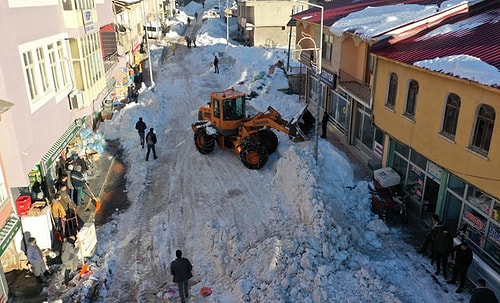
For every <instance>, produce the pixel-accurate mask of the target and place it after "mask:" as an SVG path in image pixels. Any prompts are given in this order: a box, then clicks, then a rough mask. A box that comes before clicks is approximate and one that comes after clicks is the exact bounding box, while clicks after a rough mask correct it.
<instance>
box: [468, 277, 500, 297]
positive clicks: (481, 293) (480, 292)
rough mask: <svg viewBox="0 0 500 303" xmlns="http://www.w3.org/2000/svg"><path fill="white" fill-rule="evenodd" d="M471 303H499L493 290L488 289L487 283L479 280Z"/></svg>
mask: <svg viewBox="0 0 500 303" xmlns="http://www.w3.org/2000/svg"><path fill="white" fill-rule="evenodd" d="M469 303H498V299H497V296H496V295H495V293H494V292H493V291H492V290H491V289H489V288H486V281H485V280H484V279H478V280H477V286H476V289H474V291H473V292H472V297H471V298H470V301H469Z"/></svg>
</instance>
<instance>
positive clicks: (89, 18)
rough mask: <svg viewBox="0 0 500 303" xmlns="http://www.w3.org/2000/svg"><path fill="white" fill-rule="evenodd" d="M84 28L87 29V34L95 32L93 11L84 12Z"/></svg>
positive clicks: (85, 10) (86, 10)
mask: <svg viewBox="0 0 500 303" xmlns="http://www.w3.org/2000/svg"><path fill="white" fill-rule="evenodd" d="M82 17H83V26H84V27H85V32H86V33H87V34H88V33H91V32H93V31H94V30H95V26H94V17H93V15H92V10H91V9H84V10H82Z"/></svg>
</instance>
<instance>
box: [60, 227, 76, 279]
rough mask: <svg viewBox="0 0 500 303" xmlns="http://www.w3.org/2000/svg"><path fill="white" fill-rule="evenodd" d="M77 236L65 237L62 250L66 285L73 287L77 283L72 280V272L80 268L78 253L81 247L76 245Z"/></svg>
mask: <svg viewBox="0 0 500 303" xmlns="http://www.w3.org/2000/svg"><path fill="white" fill-rule="evenodd" d="M75 239H76V238H75V236H70V237H66V238H64V242H63V245H62V252H61V261H62V265H63V267H64V285H66V286H69V287H73V286H75V283H72V282H70V281H71V279H72V278H73V277H72V276H71V273H72V272H75V271H76V270H77V268H78V253H79V252H80V249H79V248H78V247H76V245H75Z"/></svg>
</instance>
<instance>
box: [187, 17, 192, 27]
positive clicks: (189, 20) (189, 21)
mask: <svg viewBox="0 0 500 303" xmlns="http://www.w3.org/2000/svg"><path fill="white" fill-rule="evenodd" d="M187 22H188V26H190V25H191V18H188V19H187Z"/></svg>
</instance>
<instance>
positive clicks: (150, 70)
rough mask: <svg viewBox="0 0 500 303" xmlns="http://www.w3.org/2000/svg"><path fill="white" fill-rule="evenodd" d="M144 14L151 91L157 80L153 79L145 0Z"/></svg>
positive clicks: (153, 89)
mask: <svg viewBox="0 0 500 303" xmlns="http://www.w3.org/2000/svg"><path fill="white" fill-rule="evenodd" d="M142 16H143V18H144V21H145V22H144V34H145V35H146V46H147V49H148V50H147V52H148V63H149V79H150V80H151V91H153V92H154V91H155V81H154V80H153V65H152V63H151V52H150V50H149V37H148V23H147V18H146V12H145V11H144V1H142Z"/></svg>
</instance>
